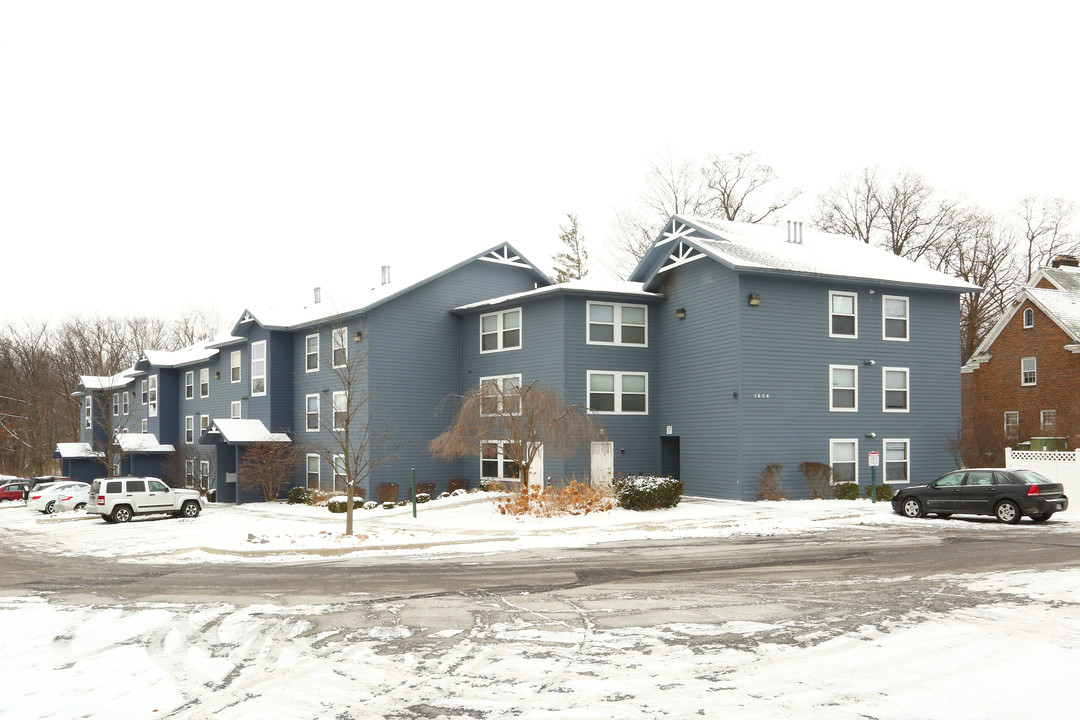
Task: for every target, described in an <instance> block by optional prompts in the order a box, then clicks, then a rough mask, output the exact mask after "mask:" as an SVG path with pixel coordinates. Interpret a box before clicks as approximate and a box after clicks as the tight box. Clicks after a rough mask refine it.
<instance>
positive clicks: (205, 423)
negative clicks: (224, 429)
mask: <svg viewBox="0 0 1080 720" xmlns="http://www.w3.org/2000/svg"><path fill="white" fill-rule="evenodd" d="M209 427H210V416H209V415H200V416H199V434H200V436H201V435H205V434H206V429H207V428H209Z"/></svg>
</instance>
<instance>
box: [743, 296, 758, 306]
mask: <svg viewBox="0 0 1080 720" xmlns="http://www.w3.org/2000/svg"><path fill="white" fill-rule="evenodd" d="M746 302H748V303H750V307H757V306H758V305H760V304H761V296H760V295H758V294H757V293H750V296H749V297H748V298H746Z"/></svg>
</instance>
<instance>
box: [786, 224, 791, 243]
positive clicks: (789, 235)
mask: <svg viewBox="0 0 1080 720" xmlns="http://www.w3.org/2000/svg"><path fill="white" fill-rule="evenodd" d="M787 241H788V242H791V221H790V220H788V221H787Z"/></svg>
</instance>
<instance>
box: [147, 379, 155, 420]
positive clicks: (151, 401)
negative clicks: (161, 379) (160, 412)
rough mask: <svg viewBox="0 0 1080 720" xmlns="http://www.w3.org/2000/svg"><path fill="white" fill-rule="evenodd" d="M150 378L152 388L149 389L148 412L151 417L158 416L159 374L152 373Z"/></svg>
mask: <svg viewBox="0 0 1080 720" xmlns="http://www.w3.org/2000/svg"><path fill="white" fill-rule="evenodd" d="M148 379H149V380H150V389H149V390H148V391H147V393H148V395H147V397H148V398H149V402H148V407H149V410H148V414H149V415H150V417H157V375H151V376H150V377H149V378H148Z"/></svg>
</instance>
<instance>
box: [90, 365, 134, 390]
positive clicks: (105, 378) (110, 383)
mask: <svg viewBox="0 0 1080 720" xmlns="http://www.w3.org/2000/svg"><path fill="white" fill-rule="evenodd" d="M134 375H135V370H134V368H128V369H127V370H124V371H122V372H118V373H117V374H115V375H80V376H79V385H81V386H82V387H83V389H84V390H115V389H116V388H122V387H124V386H126V385H130V384H131V383H132V382H134Z"/></svg>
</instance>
